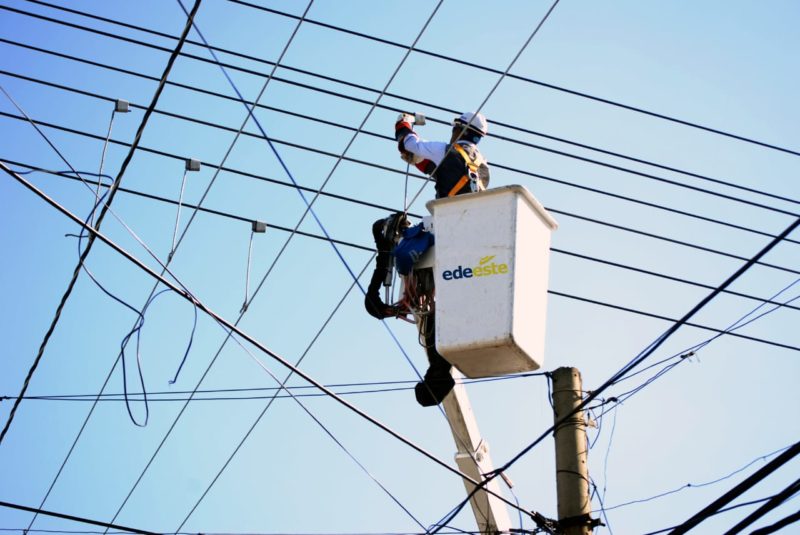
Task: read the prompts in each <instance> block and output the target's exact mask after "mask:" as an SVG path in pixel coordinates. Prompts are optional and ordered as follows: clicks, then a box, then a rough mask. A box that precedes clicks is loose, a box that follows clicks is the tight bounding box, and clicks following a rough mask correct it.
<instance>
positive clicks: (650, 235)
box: [0, 111, 800, 300]
mask: <svg viewBox="0 0 800 535" xmlns="http://www.w3.org/2000/svg"><path fill="white" fill-rule="evenodd" d="M0 116H6V117H10V118H14V119H18V120H22V118H21V117H18V116H15V115H13V114H8V113H5V112H2V111H0ZM36 123H37V124H40V125H43V126H47V127H49V128H54V129H58V130H61V131H66V132H70V133H74V134H77V135H81V136H85V137H89V138H93V139H102V138H101V137H100V136H96V135H94V134H89V133H87V132H82V131H79V130H75V129H71V128H67V127H63V126H59V125H54V124H52V123H46V122H44V121H36ZM277 142H278V143H280V141H277ZM112 143H116V144H119V145H122V146H127V145H126V144H125V143H123V142H119V141H115V140H112ZM139 150H140V151H144V152H149V153H152V154H157V155H160V156H164V157H169V158H175V159H180V160H182V159H183V158H182V157H180V156H177V155H174V154H171V153H167V152H164V151H159V150H155V149H150V148H146V147H140V148H139ZM326 154H329V153H326ZM353 161H355V162H357V163H363V164H364V165H370V166H373V167H378V168H382V166H379V165H377V164H370V163H369V162H363V161H360V160H353ZM209 165H210V166H212V167H214V166H213V165H211V164H209ZM216 167H217V168H221V169H223V170H225V171H228V172H231V173H234V174H238V175H241V176H245V177H249V178H254V179H258V180H265V181H268V182H271V183H276V184H281V185H284V186H288V187H294V185H292V184H289V183H287V182H283V181H279V180H275V179H270V178H268V177H264V176H260V175H255V174H253V173H248V172H245V171H241V170H237V169H232V168H224V167H219V166H216ZM299 187H300V188H303V186H299ZM303 189H304V190H305V191H309V192H316V191H319V190H314V189H312V188H303ZM321 194H322V195H326V196H329V197H331V198H337V199H341V200H347V201H349V202H354V203H357V204H361V205H363V206H371V207H375V208H378V209H381V210H385V209H386V207H384V206H380V205H375V204H372V203H367V202H364V201H359V200H355V199H352V198H348V197H345V196H339V195H334V194H328V193H327V192H322V193H321ZM547 209H548V210H549V211H550V212H552V213H554V214H558V215H565V216H567V217H571V218H575V219H579V220H581V221H586V222H590V223H593V224H598V225H603V226H606V227H609V228H614V229H616V230H620V231H623V232H628V233H632V234H636V235H640V236H644V237H648V238H653V239H657V240H660V241H664V242H666V243H671V244H675V245H680V246H683V247H689V248H692V249H695V250H698V251H703V252H707V253H710V254H715V255H718V256H724V257H727V258H732V259H735V260H742V261H746V260H747V258H746V257H744V256H741V255H735V254H732V253H728V252H725V251H720V250H717V249H713V248H710V247H705V246H701V245H697V244H693V243H690V242H686V241H683V240H676V239H672V238H667V237H664V236H661V235H657V234H653V233H649V232H644V231H641V230H636V229H632V228H629V227H625V226H622V225H616V224H613V223H608V222H605V221H602V220H598V219H594V218H589V217H586V216H582V215H579V214H574V213H570V212H566V211H563V210H559V209H557V208H553V207H547ZM390 210H392V211H394V209H390ZM771 236H772V235H771ZM772 237H774V236H772ZM573 254H574V253H573ZM609 265H613V264H609ZM758 265H762V266H765V267H769V268H772V269H777V270H780V271H785V272H787V273H792V274H796V275H800V271H798V270H795V269H790V268H786V267H783V266H779V265H776V264H771V263H768V262H761V261H760V262H758ZM708 288H711V287H708ZM759 300H760V299H759Z"/></svg>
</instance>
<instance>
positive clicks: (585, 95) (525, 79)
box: [228, 0, 800, 156]
mask: <svg viewBox="0 0 800 535" xmlns="http://www.w3.org/2000/svg"><path fill="white" fill-rule="evenodd" d="M228 1H229V2H233V3H235V4H241V5H244V6H247V7H251V8H255V9H258V10H261V11H266V12H269V13H273V14H276V15H280V16H283V17H288V18H292V19H296V18H297V15H293V14H291V13H286V12H283V11H278V10H277V9H271V8H268V7H265V6H260V5H258V4H253V3H250V2H246V1H243V0H228ZM306 22H308V23H309V24H314V25H317V26H320V27H323V28H328V29H331V30H335V31H338V32H342V33H346V34H348V35H353V36H357V37H362V38H365V39H369V40H371V41H375V42H380V43H383V44H386V45H391V46H394V47H405V45H403V44H400V43H397V42H394V41H389V40H388V39H381V38H379V37H374V36H372V35H368V34H365V33H362V32H357V31H354V30H348V29H345V28H341V27H339V26H334V25H332V24H327V23H324V22H320V21H316V20H313V19H306ZM415 51H416V52H418V53H420V54H423V55H426V56H431V57H434V58H438V59H442V60H445V61H450V62H453V63H458V64H460V65H465V66H467V67H472V68H475V69H479V70H482V71H486V72H490V73H494V74H502V71H500V70H498V69H494V68H491V67H486V66H484V65H479V64H477V63H472V62H469V61H465V60H461V59H456V58H453V57H450V56H446V55H444V54H438V53H436V52H431V51H428V50H422V49H415ZM508 77H509V78H513V79H515V80H520V81H522V82H527V83H530V84H534V85H538V86H541V87H546V88H548V89H554V90H556V91H560V92H563V93H567V94H570V95H574V96H578V97H582V98H586V99H589V100H594V101H596V102H602V103H603V104H609V105H611V106H615V107H618V108H622V109H625V110H628V111H633V112H637V113H641V114H644V115H649V116H651V117H656V118H658V119H663V120H666V121H669V122H673V123H677V124H681V125H684V126H689V127H691V128H696V129H699V130H704V131H706V132H711V133H714V134H718V135H721V136H725V137H729V138H732V139H737V140H739V141H744V142H746V143H751V144H754V145H759V146H761V147H766V148H769V149H773V150H777V151H781V152H785V153H788V154H793V155H795V156H800V152H797V151H794V150H791V149H787V148H783V147H779V146H777V145H772V144H769V143H765V142H762V141H757V140H755V139H751V138H748V137H745V136H740V135H737V134H732V133H729V132H725V131H723V130H718V129H716V128H711V127H708V126H703V125H701V124H697V123H693V122H690V121H686V120H683V119H678V118H676V117H670V116H669V115H664V114H661V113H656V112H652V111H648V110H645V109H643V108H638V107H635V106H629V105H627V104H623V103H620V102H615V101H613V100H609V99H605V98H601V97H597V96H594V95H590V94H588V93H583V92H580V91H575V90H573V89H568V88H565V87H561V86H557V85H554V84H549V83H546V82H542V81H540V80H534V79H532V78H528V77H525V76H520V75H516V74H509V75H508Z"/></svg>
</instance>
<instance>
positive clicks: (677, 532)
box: [670, 442, 800, 535]
mask: <svg viewBox="0 0 800 535" xmlns="http://www.w3.org/2000/svg"><path fill="white" fill-rule="evenodd" d="M798 453H800V442H796V443H795V444H794V445H792V446H791V447H789V448H788V449H787V450H786V451H784V452H783V453H781V454H780V455H779V456H778V457H776V458H775V459H773V460H772V461H770V462H769V463H767V465H765V466H764V467H763V468H760V469H759V470H758V471H756V472H755V473H753V474H752V475H751V476H750V477H748V478H747V479H745V480H744V481H742V482H741V483H739V484H738V485H736V486H735V487H733V488H732V489H731V490H729V491H728V492H726V493H725V494H723V495H722V496H720V497H719V498H717V499H716V500H714V501H713V502H711V503H710V504H709V505H707V506H706V507H704V508H703V509H701V510H700V511H699V512H698V513H697V514H695V515H694V516H692V517H691V518H689V519H688V520H687V521H686V522H684V523H683V524H681V525H680V526H677V527H675V528H674V529H673V530H672V531H670V535H681V534H683V533H687V532H688V531H689V530H691V529H692V528H694V527H696V526H697V525H698V524H700V523H701V522H703V521H704V520H706V519H707V518H709V517H710V516H712V515H713V514H714V513H715V512H717V511H718V510H719V509H720V508H721V507H724V506H725V505H727V504H728V503H730V502H731V501H733V500H735V499H736V498H737V497H739V496H740V495H741V494H743V493H744V492H746V491H747V490H749V489H750V488H751V487H753V486H754V485H756V484H757V483H759V482H760V481H761V480H762V479H764V478H765V477H767V476H768V475H770V474H771V473H772V472H774V471H775V470H777V469H778V468H780V467H781V466H783V465H784V464H786V463H787V462H789V461H790V460H791V459H793V458H794V457H795V456H796V455H797V454H798Z"/></svg>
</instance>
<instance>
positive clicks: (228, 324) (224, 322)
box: [0, 162, 515, 507]
mask: <svg viewBox="0 0 800 535" xmlns="http://www.w3.org/2000/svg"><path fill="white" fill-rule="evenodd" d="M0 170H2V171H4V172H6V173H7V174H9V175H11V176H12V177H13V178H14V179H15V180H16V181H17V182H19V183H20V184H22V185H23V186H24V187H25V188H27V189H28V190H29V191H31V192H32V193H34V194H35V195H37V196H38V197H39V198H41V199H42V200H44V201H45V202H46V203H47V204H49V205H50V206H51V207H53V208H55V209H56V210H58V211H59V212H61V213H62V214H63V215H65V216H66V217H68V218H69V219H70V220H72V221H73V222H74V223H76V224H78V225H81V226H83V227H84V228H86V229H87V230H88V231H89V232H91V233H93V234H95V235H96V236H97V237H98V239H100V240H101V241H102V242H104V243H105V244H106V245H108V246H109V247H110V248H111V249H113V250H114V251H115V252H117V253H119V254H120V255H122V256H123V257H125V258H126V259H127V260H129V261H130V262H131V263H133V264H134V265H136V266H137V267H138V268H139V269H140V270H142V271H144V272H145V273H147V274H148V275H150V276H151V277H153V278H155V279H157V280H159V281H160V282H161V283H162V284H164V285H165V286H166V287H168V288H170V289H171V290H172V291H173V292H175V294H176V295H178V296H180V297H183V298H184V299H186V300H187V301H190V302H192V303H193V304H194V305H195V306H197V307H198V308H199V309H200V310H201V311H202V312H204V313H205V314H207V315H208V316H210V317H211V318H212V319H213V320H214V321H216V322H217V323H218V324H220V325H221V326H222V327H223V328H225V329H226V331H227V332H228V333H229V335H230V336H232V335H233V334H236V335H238V336H239V337H240V338H241V339H242V340H245V341H247V342H248V343H250V344H252V345H253V346H254V347H256V348H258V349H259V350H260V351H261V352H263V353H264V354H266V355H268V356H269V357H271V358H272V359H273V360H275V361H277V362H278V363H280V364H281V365H282V366H284V367H286V368H287V369H289V370H292V371H294V373H295V374H296V375H298V376H300V377H301V378H302V379H303V380H305V381H306V382H308V383H309V384H311V385H313V386H315V387H316V388H318V389H319V390H321V391H322V392H325V393H326V395H328V397H330V398H331V399H333V400H335V401H336V402H337V403H339V404H340V405H342V406H343V407H345V408H346V409H347V410H349V411H351V412H353V413H355V414H356V415H358V416H359V417H361V418H362V419H364V420H366V421H367V422H369V423H371V424H372V425H374V426H376V427H378V428H379V429H381V430H382V431H384V432H385V433H387V434H389V435H391V436H392V437H394V438H395V439H397V440H398V441H400V442H402V443H403V444H405V445H407V446H408V447H410V448H411V449H413V450H415V451H416V452H417V453H419V454H421V455H423V456H424V457H426V458H428V459H429V460H431V461H432V462H434V463H435V464H438V465H439V466H441V467H443V468H444V469H445V470H447V471H448V472H450V473H452V474H454V475H456V476H458V477H460V478H463V479H465V480H467V481H468V482H470V483H472V484H473V485H476V486H477V485H480V483H479V482H478V481H475V480H473V479H472V478H470V477H469V476H466V475H465V474H462V473H461V472H459V471H458V470H457V469H455V468H453V467H451V466H450V465H449V464H448V463H447V462H445V461H442V460H441V459H439V458H438V457H436V456H435V455H433V454H431V453H430V452H428V451H427V450H425V449H424V448H422V447H421V446H419V445H417V444H415V443H414V442H412V441H411V440H409V439H407V438H406V437H404V436H403V435H401V434H400V433H398V432H397V431H395V430H393V429H392V428H390V427H388V426H387V425H386V424H384V423H382V422H380V421H379V420H377V419H376V418H374V417H372V416H370V415H369V414H367V413H366V412H364V411H363V410H361V409H359V408H358V407H356V406H355V405H353V404H351V403H350V402H348V401H347V400H345V399H343V398H341V397H339V396H337V395H336V394H335V393H334V392H332V391H330V389H328V388H326V387H325V386H324V385H322V384H321V383H320V382H319V381H317V380H316V379H314V378H313V377H311V376H310V375H308V374H307V373H305V372H304V371H302V370H301V369H299V368H296V367H294V366H293V365H292V364H291V363H289V362H288V361H287V360H286V359H285V358H284V357H282V356H281V355H279V354H278V353H276V352H274V351H272V350H270V349H269V348H268V347H267V346H265V345H264V344H263V343H261V342H260V341H258V340H257V339H255V338H254V337H252V336H251V335H249V334H248V333H246V332H244V331H242V330H241V329H239V328H238V327H236V326H235V325H233V324H232V323H231V322H229V321H228V320H226V319H225V318H223V317H222V316H220V315H219V314H217V313H216V312H214V311H213V310H212V309H210V308H209V307H208V306H206V305H205V304H204V303H203V302H202V301H200V300H199V299H197V298H196V297H194V296H193V295H191V294H190V293H188V291H186V290H184V289H182V288H180V287H179V286H177V285H176V284H175V283H173V282H172V281H170V280H168V279H165V278H164V277H162V276H160V275H159V274H158V273H156V272H155V271H153V270H152V269H150V268H149V267H148V266H147V265H145V264H144V263H142V262H141V261H140V260H139V259H137V258H136V257H135V256H133V255H132V254H130V253H129V252H128V251H126V250H125V249H123V248H122V247H120V246H119V245H117V244H116V243H115V242H114V241H113V240H111V239H109V238H108V237H107V236H105V235H104V234H103V233H101V232H99V231H98V230H96V229H94V228H91V227H86V226H84V224H83V222H82V221H81V219H80V218H79V217H77V216H75V215H74V214H72V213H71V212H70V211H69V210H67V209H66V208H64V207H63V206H61V205H60V204H59V203H58V202H57V201H55V200H53V199H52V198H51V197H49V196H48V195H47V194H46V193H44V192H43V191H41V190H40V189H38V188H37V187H36V186H34V185H33V184H32V183H30V182H29V181H28V180H26V179H25V178H23V177H22V176H20V175H18V174H16V173H14V172H13V171H12V170H11V169H9V168H8V166H7V165H5V164H4V163H3V162H0ZM487 492H489V493H490V494H491V493H492V492H491V491H489V490H487ZM496 497H497V498H498V499H500V500H502V501H504V502H505V503H508V504H509V505H511V506H512V507H515V504H514V503H513V502H510V501H509V500H507V499H506V498H505V497H503V496H500V495H496Z"/></svg>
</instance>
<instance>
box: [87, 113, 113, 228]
mask: <svg viewBox="0 0 800 535" xmlns="http://www.w3.org/2000/svg"><path fill="white" fill-rule="evenodd" d="M116 116H117V108H116V107H114V109H113V110H111V120H110V121H108V133H107V134H106V139H105V141H104V142H103V151H102V152H101V153H100V170H99V171H97V174H98V176H102V175H103V165H104V164H105V162H106V149H108V141H109V140H110V139H111V129H112V128H113V126H114V117H116ZM94 198H95V199H99V198H100V180H98V181H97V190H96V191H95V194H94ZM96 211H97V207H96V206H95V208H94V210H92V219H91V221H90V224H91V225H92V226H94V214H95V212H96Z"/></svg>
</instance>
